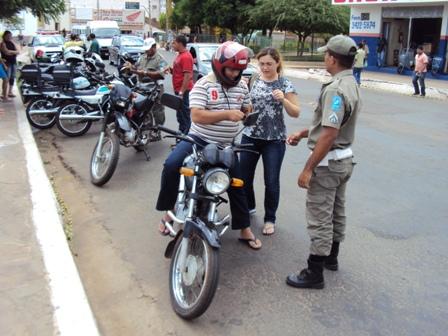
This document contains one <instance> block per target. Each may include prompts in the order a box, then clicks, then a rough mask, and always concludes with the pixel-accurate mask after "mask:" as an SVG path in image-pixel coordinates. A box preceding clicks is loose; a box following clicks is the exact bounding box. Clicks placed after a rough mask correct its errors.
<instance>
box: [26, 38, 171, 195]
mask: <svg viewBox="0 0 448 336" xmlns="http://www.w3.org/2000/svg"><path fill="white" fill-rule="evenodd" d="M122 61H123V62H130V63H132V62H133V61H132V59H125V58H123V60H122ZM19 86H20V91H21V96H22V100H23V102H24V104H25V105H26V116H27V119H28V121H29V122H30V124H31V125H32V126H33V127H35V128H38V129H48V128H51V127H53V126H54V125H55V124H56V126H57V128H58V129H59V130H60V131H61V132H62V133H63V134H65V135H67V136H70V137H77V136H81V135H83V134H85V133H86V132H87V131H88V130H89V129H90V127H91V126H92V123H93V122H98V121H102V127H101V131H100V135H99V140H98V143H97V145H96V147H95V149H94V151H93V153H92V158H91V164H90V175H91V181H92V183H93V184H95V185H98V186H100V185H103V184H105V183H107V182H108V181H109V179H110V178H111V177H112V175H113V173H114V171H115V168H116V166H117V163H118V158H119V147H120V145H122V146H126V147H134V148H135V150H137V151H143V152H144V153H145V155H146V158H147V160H149V159H150V156H149V154H148V151H147V144H148V143H150V142H153V141H158V140H160V133H159V131H158V129H157V127H155V124H154V117H153V114H152V113H151V110H152V106H153V105H154V103H155V102H156V100H161V102H162V103H163V104H165V105H167V106H170V107H173V108H175V109H177V108H178V107H179V106H180V105H179V100H180V99H178V98H177V97H175V96H172V95H169V94H163V95H162V97H160V90H161V87H160V83H158V82H157V81H149V82H147V83H140V82H138V80H137V77H136V75H135V74H131V73H129V71H127V69H126V68H121V69H119V72H118V75H117V74H110V73H107V72H106V71H105V64H104V62H103V60H102V59H101V57H100V56H99V55H98V54H95V53H85V52H84V50H83V49H82V48H78V47H72V48H68V49H67V50H65V52H64V54H63V55H55V56H53V57H52V58H51V60H50V62H49V63H32V64H27V65H24V66H23V67H22V68H21V69H20V84H19Z"/></svg>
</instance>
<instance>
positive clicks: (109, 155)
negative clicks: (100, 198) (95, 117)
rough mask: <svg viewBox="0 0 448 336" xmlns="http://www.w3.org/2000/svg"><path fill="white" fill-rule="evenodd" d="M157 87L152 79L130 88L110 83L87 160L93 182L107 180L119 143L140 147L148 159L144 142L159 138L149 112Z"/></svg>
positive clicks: (157, 96) (156, 97) (113, 164)
mask: <svg viewBox="0 0 448 336" xmlns="http://www.w3.org/2000/svg"><path fill="white" fill-rule="evenodd" d="M160 90H161V89H160V86H159V85H158V84H157V83H156V82H151V83H148V84H141V85H139V86H137V87H135V88H134V89H133V90H131V89H130V88H129V87H127V86H126V85H123V84H117V85H114V86H113V88H112V90H111V92H110V95H109V97H110V102H109V106H108V109H107V110H106V111H105V115H104V120H103V127H102V130H101V132H100V136H99V139H98V142H97V144H96V146H95V149H94V150H93V153H92V158H91V160H90V180H91V182H92V183H93V184H95V185H97V186H102V185H104V184H105V183H107V182H108V181H109V180H110V178H111V177H112V175H113V174H114V172H115V169H116V167H117V164H118V158H119V150H120V145H122V146H125V147H130V146H132V147H134V148H135V150H136V151H138V152H139V151H143V152H144V153H145V156H146V159H147V160H148V161H149V160H150V156H149V153H148V152H147V149H146V145H147V144H148V143H149V142H154V141H159V140H161V138H160V133H159V132H158V131H157V129H156V128H155V127H154V126H155V124H154V117H153V114H152V108H153V106H154V104H155V102H156V100H157V99H159V94H160ZM164 95H167V94H164ZM165 99H166V98H165ZM162 103H163V101H162Z"/></svg>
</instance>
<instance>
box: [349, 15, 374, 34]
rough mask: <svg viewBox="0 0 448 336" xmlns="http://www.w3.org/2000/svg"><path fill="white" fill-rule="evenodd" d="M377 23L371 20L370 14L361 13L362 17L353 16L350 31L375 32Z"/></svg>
mask: <svg viewBox="0 0 448 336" xmlns="http://www.w3.org/2000/svg"><path fill="white" fill-rule="evenodd" d="M375 29H376V22H375V21H373V20H370V13H361V15H353V14H352V16H351V18H350V30H351V31H352V30H363V31H369V30H375Z"/></svg>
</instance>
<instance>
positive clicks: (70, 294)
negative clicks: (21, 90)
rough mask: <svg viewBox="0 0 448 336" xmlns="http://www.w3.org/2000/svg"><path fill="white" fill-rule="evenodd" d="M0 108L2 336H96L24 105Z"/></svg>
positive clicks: (0, 312) (7, 104)
mask: <svg viewBox="0 0 448 336" xmlns="http://www.w3.org/2000/svg"><path fill="white" fill-rule="evenodd" d="M0 108H1V109H3V110H4V111H3V112H0V158H1V160H0V186H1V193H0V213H1V215H0V218H1V220H0V335H56V334H60V335H97V334H98V331H97V327H96V323H95V320H94V318H93V315H92V312H91V310H90V307H89V303H88V301H87V298H86V296H85V293H84V289H83V287H82V284H81V281H80V279H79V275H78V272H77V270H76V266H75V264H74V261H73V257H72V255H71V253H70V250H69V247H68V244H67V241H66V239H65V235H64V232H63V228H62V224H61V220H60V217H59V213H58V209H57V203H56V200H55V197H54V194H53V190H52V188H51V185H50V182H49V180H48V178H47V176H46V174H45V171H44V168H43V164H42V161H41V158H40V154H39V151H38V149H37V147H36V144H35V142H34V137H33V135H32V134H31V129H30V126H29V124H28V121H27V119H26V116H25V111H24V109H23V105H22V102H21V101H20V99H19V98H16V99H15V101H12V102H9V103H3V102H1V103H0Z"/></svg>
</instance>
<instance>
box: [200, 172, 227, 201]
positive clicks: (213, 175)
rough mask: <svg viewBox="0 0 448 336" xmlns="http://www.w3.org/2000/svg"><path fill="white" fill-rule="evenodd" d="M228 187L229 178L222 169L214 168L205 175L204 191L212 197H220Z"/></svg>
mask: <svg viewBox="0 0 448 336" xmlns="http://www.w3.org/2000/svg"><path fill="white" fill-rule="evenodd" d="M229 185H230V176H229V174H228V173H227V171H225V170H224V169H222V168H214V169H211V170H209V171H208V172H207V173H205V176H204V186H205V190H207V192H209V193H210V194H212V195H220V194H222V193H223V192H225V191H226V190H227V189H228V188H229Z"/></svg>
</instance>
